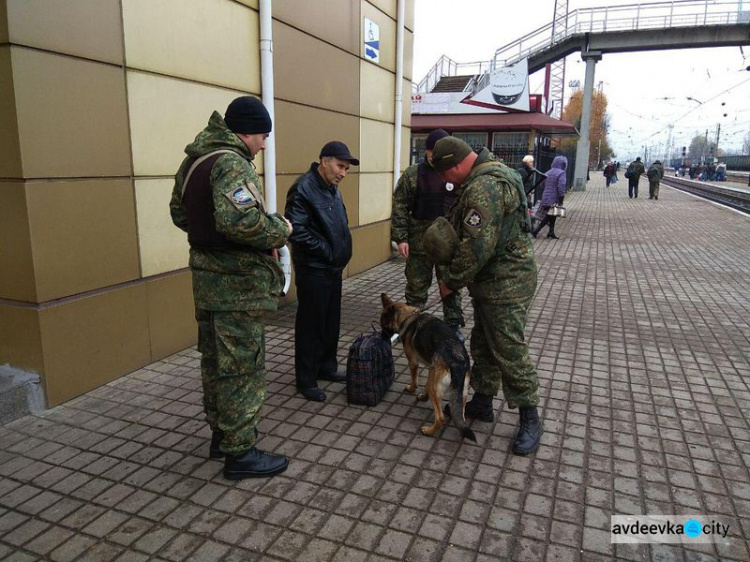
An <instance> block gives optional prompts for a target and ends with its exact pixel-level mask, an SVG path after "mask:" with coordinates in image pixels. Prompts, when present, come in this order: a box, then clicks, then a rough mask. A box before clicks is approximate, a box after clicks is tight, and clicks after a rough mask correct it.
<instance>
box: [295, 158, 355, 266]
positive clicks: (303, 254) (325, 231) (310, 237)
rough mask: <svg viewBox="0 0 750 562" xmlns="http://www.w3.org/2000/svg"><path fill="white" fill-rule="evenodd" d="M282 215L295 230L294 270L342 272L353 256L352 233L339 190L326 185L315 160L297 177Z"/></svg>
mask: <svg viewBox="0 0 750 562" xmlns="http://www.w3.org/2000/svg"><path fill="white" fill-rule="evenodd" d="M284 216H285V217H286V218H287V219H289V221H290V222H291V223H292V226H293V227H294V231H293V232H292V235H291V236H290V237H289V239H290V240H291V242H292V261H293V262H294V267H295V269H297V270H300V269H304V268H314V269H323V270H332V271H341V270H343V269H344V267H346V264H347V263H349V260H350V259H351V257H352V235H351V233H350V232H349V220H348V219H347V216H346V207H344V201H343V200H342V199H341V192H340V191H339V190H338V188H337V187H336V186H329V185H326V183H325V181H324V180H323V178H322V177H321V176H320V174H318V163H317V162H313V164H312V165H311V166H310V170H309V171H308V172H307V173H306V174H304V175H302V176H300V177H299V178H297V181H295V182H294V185H292V187H291V188H290V189H289V193H288V194H287V196H286V208H285V210H284Z"/></svg>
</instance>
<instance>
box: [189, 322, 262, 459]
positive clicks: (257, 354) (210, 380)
mask: <svg viewBox="0 0 750 562" xmlns="http://www.w3.org/2000/svg"><path fill="white" fill-rule="evenodd" d="M195 319H196V320H197V321H198V351H200V353H201V378H202V380H203V408H204V410H205V412H206V421H207V422H208V424H209V425H210V426H211V429H212V430H217V429H221V430H223V431H224V440H223V441H222V442H221V450H222V452H224V453H229V454H233V455H237V454H241V453H243V452H245V451H247V450H248V449H250V447H252V446H253V444H254V443H255V428H256V426H257V425H258V422H259V421H260V407H261V406H262V405H263V401H264V400H265V397H266V365H265V363H266V362H265V333H264V326H263V321H262V317H261V316H260V315H258V313H257V312H254V311H246V310H232V311H217V310H201V309H196V311H195Z"/></svg>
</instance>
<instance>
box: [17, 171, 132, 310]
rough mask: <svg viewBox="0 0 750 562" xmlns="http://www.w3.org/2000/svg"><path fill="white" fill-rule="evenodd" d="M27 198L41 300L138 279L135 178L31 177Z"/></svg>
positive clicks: (38, 295) (27, 187)
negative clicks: (37, 179) (41, 179)
mask: <svg viewBox="0 0 750 562" xmlns="http://www.w3.org/2000/svg"><path fill="white" fill-rule="evenodd" d="M26 197H27V200H28V212H29V225H30V229H31V244H32V253H33V256H34V267H35V271H36V286H37V299H38V301H39V302H45V301H48V300H52V299H58V298H61V297H66V296H70V295H75V294H78V293H83V292H85V291H90V290H93V289H98V288H100V287H109V286H111V285H115V284H117V283H123V282H126V281H132V280H134V279H137V278H138V276H139V268H138V245H137V238H136V230H135V211H134V202H133V186H132V182H131V180H118V179H108V180H84V181H56V182H46V181H45V182H30V183H27V184H26Z"/></svg>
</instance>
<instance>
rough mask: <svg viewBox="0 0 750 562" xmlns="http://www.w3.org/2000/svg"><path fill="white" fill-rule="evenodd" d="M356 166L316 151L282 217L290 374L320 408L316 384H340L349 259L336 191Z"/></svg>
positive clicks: (342, 149) (331, 152) (345, 154)
mask: <svg viewBox="0 0 750 562" xmlns="http://www.w3.org/2000/svg"><path fill="white" fill-rule="evenodd" d="M351 165H354V166H359V160H358V159H357V158H355V157H354V156H352V155H351V154H350V153H349V148H348V147H347V146H346V145H345V144H344V143H343V142H339V141H331V142H329V143H327V144H326V145H325V146H323V148H322V149H321V150H320V155H319V161H318V162H313V163H312V164H311V165H310V169H309V170H308V172H307V173H305V174H304V175H302V176H300V177H299V178H297V180H296V181H295V182H294V185H292V187H291V188H290V189H289V193H288V194H287V197H286V209H285V211H284V214H285V215H286V217H287V218H288V219H289V220H290V221H291V223H292V225H293V226H294V233H293V234H292V236H291V238H290V240H291V242H292V262H293V263H294V271H295V285H296V287H297V317H296V321H295V323H294V341H295V351H294V371H295V376H296V383H297V390H298V391H299V392H300V394H302V396H304V397H305V398H306V399H307V400H312V401H315V402H325V399H326V395H325V392H323V390H321V389H320V388H318V381H319V380H324V381H333V382H345V381H346V375H345V374H343V373H339V372H338V361H337V359H336V351H337V350H338V344H339V331H340V328H341V284H342V277H343V271H344V268H345V267H346V264H348V263H349V260H350V259H351V257H352V235H351V232H349V219H348V217H347V214H346V207H345V206H344V201H343V199H342V198H341V191H340V190H339V189H338V185H339V184H340V183H341V181H342V180H343V179H344V178H345V177H346V174H347V172H348V171H349V167H350V166H351Z"/></svg>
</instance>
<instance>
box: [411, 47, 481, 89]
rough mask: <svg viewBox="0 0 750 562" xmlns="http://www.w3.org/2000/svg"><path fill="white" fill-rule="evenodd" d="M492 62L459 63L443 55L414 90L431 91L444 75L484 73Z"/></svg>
mask: <svg viewBox="0 0 750 562" xmlns="http://www.w3.org/2000/svg"><path fill="white" fill-rule="evenodd" d="M491 64H492V61H479V62H462V63H458V62H456V61H454V60H453V59H451V58H449V57H446V56H445V55H443V56H442V57H440V59H438V61H437V62H436V63H435V65H434V66H433V67H432V68H431V69H430V71H429V72H428V73H427V76H425V77H424V78H423V79H422V81H421V82H420V83H419V84H417V86H416V88H415V89H414V91H415V92H419V93H426V92H431V91H432V89H433V88H434V87H435V85H436V84H437V83H438V82H440V79H441V78H442V77H443V76H460V75H464V74H466V75H468V74H473V75H477V74H484V73H486V72H487V71H488V70H489V68H490V65H491Z"/></svg>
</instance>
